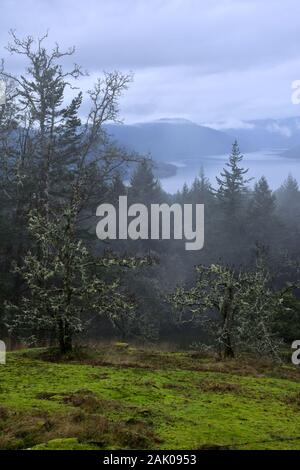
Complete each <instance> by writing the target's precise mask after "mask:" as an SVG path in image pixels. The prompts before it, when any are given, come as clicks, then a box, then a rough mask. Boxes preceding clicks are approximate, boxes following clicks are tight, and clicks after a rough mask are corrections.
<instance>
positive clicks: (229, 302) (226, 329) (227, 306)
mask: <svg viewBox="0 0 300 470" xmlns="http://www.w3.org/2000/svg"><path fill="white" fill-rule="evenodd" d="M222 316H223V331H222V341H223V344H224V346H223V348H224V349H223V354H224V359H228V358H233V357H234V350H233V347H232V342H231V332H230V327H231V321H232V316H233V288H232V286H229V287H228V288H227V296H226V297H225V300H224V304H223V307H222Z"/></svg>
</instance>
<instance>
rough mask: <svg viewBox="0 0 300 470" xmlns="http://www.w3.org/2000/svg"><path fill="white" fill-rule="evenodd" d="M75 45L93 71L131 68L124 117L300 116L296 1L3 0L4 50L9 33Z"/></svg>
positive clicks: (239, 122)
mask: <svg viewBox="0 0 300 470" xmlns="http://www.w3.org/2000/svg"><path fill="white" fill-rule="evenodd" d="M10 29H15V30H16V33H17V35H18V36H20V37H23V36H26V35H32V36H36V37H38V36H42V35H43V34H44V33H45V31H47V30H48V31H49V38H48V41H49V45H52V44H54V43H55V42H58V43H59V44H60V46H61V47H62V48H67V47H69V46H73V45H75V46H76V54H75V55H74V61H76V62H77V63H79V64H81V65H82V66H83V68H84V69H86V70H88V71H89V77H87V78H84V79H82V83H81V84H80V85H81V86H82V87H83V89H88V88H90V87H91V84H92V82H93V81H95V80H96V78H97V77H98V76H101V73H102V72H103V70H106V71H110V70H115V69H118V70H121V71H123V72H133V74H134V81H133V83H132V84H131V85H130V88H129V90H128V91H127V92H126V94H125V95H124V96H123V97H122V99H121V103H120V111H121V118H123V120H124V122H125V123H133V122H141V121H149V120H154V119H160V118H185V119H190V120H192V121H194V122H197V123H205V124H209V125H212V126H214V127H219V128H220V127H224V128H226V127H232V126H234V127H243V126H245V125H246V124H245V121H247V120H249V119H261V118H282V117H288V116H297V115H300V105H295V104H292V101H291V95H292V89H291V86H292V82H293V81H294V80H300V2H299V0H285V1H284V2H283V1H282V0H263V1H262V0H85V1H84V2H75V1H73V0H72V1H71V0H22V1H20V0H0V57H3V58H4V59H5V63H6V68H7V70H9V71H11V72H14V73H20V72H21V71H22V67H23V66H24V64H23V63H22V61H21V60H20V58H18V59H17V58H16V57H14V56H12V57H10V56H9V55H8V52H7V51H6V49H5V45H6V44H7V43H8V42H9V34H8V31H9V30H10Z"/></svg>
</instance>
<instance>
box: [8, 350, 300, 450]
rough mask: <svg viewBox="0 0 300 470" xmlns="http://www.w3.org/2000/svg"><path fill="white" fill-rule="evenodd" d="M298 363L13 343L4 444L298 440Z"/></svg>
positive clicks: (268, 443)
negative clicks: (72, 352)
mask: <svg viewBox="0 0 300 470" xmlns="http://www.w3.org/2000/svg"><path fill="white" fill-rule="evenodd" d="M299 379H300V372H299V370H298V369H297V368H296V367H292V366H291V367H290V366H275V365H272V364H270V363H264V362H259V361H249V360H247V361H246V360H235V361H233V360H232V361H226V362H217V361H215V360H214V359H213V358H203V357H201V356H200V355H198V354H195V353H188V352H186V353H180V352H162V351H157V350H146V349H136V348H131V347H130V346H128V347H127V346H126V345H122V344H118V345H114V346H102V347H100V348H97V350H93V351H88V353H85V354H83V355H81V356H80V357H79V356H78V357H76V356H73V357H71V358H69V359H68V361H66V360H61V359H60V358H59V357H58V356H57V357H55V354H54V353H53V351H51V352H49V351H47V350H40V349H39V350H37V349H36V350H26V351H18V352H13V353H9V354H8V357H7V364H6V365H5V366H0V449H24V448H25V449H28V448H31V449H147V448H149V449H210V448H225V449H226V448H230V449H300V381H299Z"/></svg>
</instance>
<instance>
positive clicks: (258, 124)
mask: <svg viewBox="0 0 300 470" xmlns="http://www.w3.org/2000/svg"><path fill="white" fill-rule="evenodd" d="M225 132H226V133H227V134H229V135H231V136H232V137H233V138H237V139H238V141H239V142H240V143H241V145H243V146H247V147H252V150H254V151H255V150H262V149H270V148H282V149H288V148H292V147H295V146H298V145H300V118H298V117H291V118H284V119H260V120H253V121H247V122H245V123H244V127H243V128H238V129H235V128H231V129H226V131H225Z"/></svg>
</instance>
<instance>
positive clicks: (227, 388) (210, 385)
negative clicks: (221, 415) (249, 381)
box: [199, 380, 243, 394]
mask: <svg viewBox="0 0 300 470" xmlns="http://www.w3.org/2000/svg"><path fill="white" fill-rule="evenodd" d="M199 388H200V389H201V391H202V392H213V393H238V394H240V393H241V392H242V390H243V388H242V387H241V385H239V384H234V383H229V382H213V381H212V380H203V381H202V382H200V384H199Z"/></svg>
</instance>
